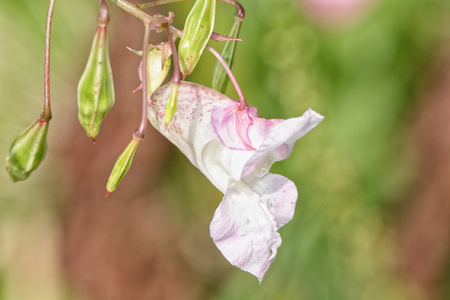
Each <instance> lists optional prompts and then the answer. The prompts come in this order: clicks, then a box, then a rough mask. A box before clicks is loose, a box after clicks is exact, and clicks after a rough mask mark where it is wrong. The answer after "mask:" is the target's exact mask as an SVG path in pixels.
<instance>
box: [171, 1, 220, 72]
mask: <svg viewBox="0 0 450 300" xmlns="http://www.w3.org/2000/svg"><path fill="white" fill-rule="evenodd" d="M215 11H216V0H197V1H196V2H195V4H194V6H193V7H192V9H191V11H190V12H189V15H188V17H187V19H186V23H185V24H184V32H183V36H182V37H181V41H180V44H179V45H178V52H179V57H180V68H181V72H182V73H183V75H184V76H186V75H189V74H190V73H191V72H192V71H193V70H194V68H195V65H196V64H197V62H198V61H199V60H200V57H201V55H202V52H203V50H204V49H205V47H206V44H207V43H208V40H209V38H210V36H211V34H212V31H213V28H214V18H215Z"/></svg>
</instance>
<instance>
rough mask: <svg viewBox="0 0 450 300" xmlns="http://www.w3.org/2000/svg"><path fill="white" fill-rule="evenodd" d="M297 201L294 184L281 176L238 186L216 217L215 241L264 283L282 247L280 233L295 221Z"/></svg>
mask: <svg viewBox="0 0 450 300" xmlns="http://www.w3.org/2000/svg"><path fill="white" fill-rule="evenodd" d="M296 201H297V189H296V187H295V185H294V183H293V182H292V181H290V180H288V179H287V178H285V177H283V176H281V175H276V174H270V173H269V174H267V175H266V176H264V177H263V178H261V179H260V178H256V177H253V178H247V179H246V180H245V181H244V182H242V181H240V182H234V184H231V185H230V187H229V189H228V190H227V192H226V193H225V196H224V198H223V200H222V202H221V203H220V205H219V207H218V208H217V210H216V212H215V214H214V217H213V220H212V222H211V225H210V230H211V237H212V238H213V240H214V243H215V244H216V246H217V247H218V248H219V250H220V251H221V252H222V254H223V255H224V256H225V257H226V258H227V259H228V261H229V262H230V263H231V264H232V265H234V266H236V267H238V268H240V269H242V270H244V271H247V272H249V273H251V274H253V275H254V276H256V277H258V279H259V280H260V281H261V280H262V278H263V277H264V274H265V273H266V271H267V269H268V268H269V267H270V264H271V263H272V261H273V260H274V259H275V256H276V253H277V249H278V247H279V246H280V245H281V238H280V234H279V233H278V232H277V230H278V229H279V228H280V227H281V226H283V225H284V224H286V223H287V222H289V220H290V219H291V218H292V216H293V214H294V209H295V203H296Z"/></svg>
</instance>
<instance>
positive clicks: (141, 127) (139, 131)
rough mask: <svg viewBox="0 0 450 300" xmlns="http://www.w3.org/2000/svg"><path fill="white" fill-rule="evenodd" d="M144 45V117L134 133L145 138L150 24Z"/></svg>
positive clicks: (145, 31)
mask: <svg viewBox="0 0 450 300" xmlns="http://www.w3.org/2000/svg"><path fill="white" fill-rule="evenodd" d="M144 28H145V30H144V44H143V46H142V71H141V72H142V115H141V123H140V124H139V127H138V129H136V131H135V132H134V135H135V136H136V137H140V138H144V135H145V131H146V129H147V97H148V76H147V75H148V74H147V60H148V59H147V58H148V56H147V52H148V43H149V40H150V24H145V26H144Z"/></svg>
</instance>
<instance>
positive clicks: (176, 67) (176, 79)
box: [164, 26, 181, 84]
mask: <svg viewBox="0 0 450 300" xmlns="http://www.w3.org/2000/svg"><path fill="white" fill-rule="evenodd" d="M164 30H165V31H166V34H167V39H168V40H169V45H170V49H171V50H172V57H173V75H172V79H171V80H170V82H172V83H176V84H180V82H181V75H180V63H179V60H178V53H177V47H175V41H174V40H173V35H172V32H171V31H170V28H169V27H168V26H166V27H165V28H164Z"/></svg>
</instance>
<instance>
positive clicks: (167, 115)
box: [164, 83, 180, 126]
mask: <svg viewBox="0 0 450 300" xmlns="http://www.w3.org/2000/svg"><path fill="white" fill-rule="evenodd" d="M170 85H171V86H172V89H171V90H170V96H169V100H167V104H166V109H165V110H164V124H166V126H167V125H169V124H170V123H171V122H172V120H173V116H174V115H175V111H176V110H177V95H178V88H179V87H180V84H178V83H171V84H170Z"/></svg>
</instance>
